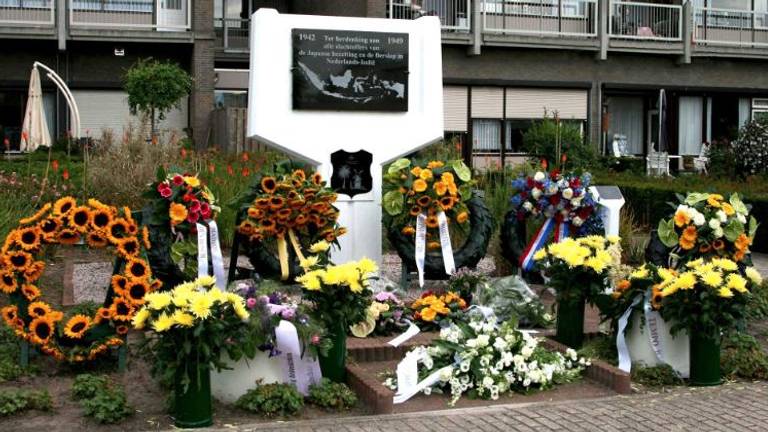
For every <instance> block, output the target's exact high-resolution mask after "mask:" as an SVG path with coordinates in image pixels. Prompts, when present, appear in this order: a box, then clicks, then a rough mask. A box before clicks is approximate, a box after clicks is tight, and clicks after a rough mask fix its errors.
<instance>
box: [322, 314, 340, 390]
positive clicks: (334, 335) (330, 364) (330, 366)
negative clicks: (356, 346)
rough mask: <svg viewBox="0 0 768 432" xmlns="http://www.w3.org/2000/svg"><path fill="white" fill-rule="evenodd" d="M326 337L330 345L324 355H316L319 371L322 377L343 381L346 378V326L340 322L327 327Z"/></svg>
mask: <svg viewBox="0 0 768 432" xmlns="http://www.w3.org/2000/svg"><path fill="white" fill-rule="evenodd" d="M327 337H328V338H329V339H330V340H331V343H332V345H331V348H330V349H329V350H328V353H327V354H326V355H320V356H318V360H319V362H320V371H321V372H322V373H323V377H325V378H328V379H329V380H331V381H333V382H338V383H343V382H345V381H346V380H347V369H346V367H347V326H346V325H345V324H344V323H343V322H342V323H339V324H336V325H335V326H334V327H332V328H328V336H327Z"/></svg>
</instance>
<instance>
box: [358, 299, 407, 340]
mask: <svg viewBox="0 0 768 432" xmlns="http://www.w3.org/2000/svg"><path fill="white" fill-rule="evenodd" d="M408 318H409V314H408V311H407V310H406V307H405V303H403V301H402V300H400V299H399V298H398V297H397V295H395V294H394V293H392V292H388V291H382V292H380V293H377V294H376V295H374V296H373V302H372V303H371V306H369V307H368V311H367V313H366V318H365V320H363V321H361V322H359V323H357V324H355V325H353V326H350V328H349V329H350V332H351V333H352V335H353V336H355V337H360V338H363V337H366V336H368V335H374V336H391V335H394V334H400V333H402V332H404V331H405V330H406V329H408V326H409V325H410V323H409V322H408Z"/></svg>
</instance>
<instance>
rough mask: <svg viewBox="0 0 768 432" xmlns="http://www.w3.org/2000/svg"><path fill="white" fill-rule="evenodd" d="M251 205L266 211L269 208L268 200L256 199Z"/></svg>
mask: <svg viewBox="0 0 768 432" xmlns="http://www.w3.org/2000/svg"><path fill="white" fill-rule="evenodd" d="M253 205H255V206H256V207H257V208H260V209H266V208H268V207H269V198H256V199H255V200H253Z"/></svg>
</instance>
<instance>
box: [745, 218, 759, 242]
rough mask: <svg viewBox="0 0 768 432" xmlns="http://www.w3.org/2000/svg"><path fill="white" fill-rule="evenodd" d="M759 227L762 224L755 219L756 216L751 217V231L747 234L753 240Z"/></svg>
mask: <svg viewBox="0 0 768 432" xmlns="http://www.w3.org/2000/svg"><path fill="white" fill-rule="evenodd" d="M759 225H760V224H759V223H757V219H755V217H754V216H750V217H749V231H748V232H747V235H748V236H750V237H752V238H754V237H755V233H756V232H757V227H758V226H759Z"/></svg>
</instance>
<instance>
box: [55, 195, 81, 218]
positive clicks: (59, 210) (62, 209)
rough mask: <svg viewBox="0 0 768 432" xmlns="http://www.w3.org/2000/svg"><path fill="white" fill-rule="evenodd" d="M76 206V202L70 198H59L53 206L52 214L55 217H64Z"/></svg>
mask: <svg viewBox="0 0 768 432" xmlns="http://www.w3.org/2000/svg"><path fill="white" fill-rule="evenodd" d="M76 205H77V201H75V199H74V198H72V197H71V196H66V197H63V198H59V199H58V200H57V201H56V202H55V203H54V204H53V214H54V215H56V216H66V215H67V214H69V212H70V211H71V210H72V209H73V208H74V207H75V206H76Z"/></svg>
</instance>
